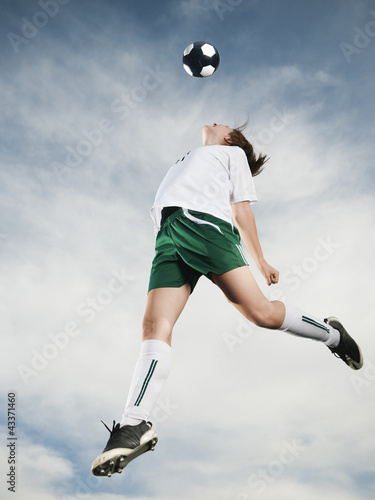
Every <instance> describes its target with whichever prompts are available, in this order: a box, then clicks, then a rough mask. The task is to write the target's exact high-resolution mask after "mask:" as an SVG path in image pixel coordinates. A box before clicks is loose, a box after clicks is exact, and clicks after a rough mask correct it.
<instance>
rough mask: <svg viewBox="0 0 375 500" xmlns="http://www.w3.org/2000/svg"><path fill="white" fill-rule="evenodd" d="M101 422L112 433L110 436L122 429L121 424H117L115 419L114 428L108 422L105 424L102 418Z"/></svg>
mask: <svg viewBox="0 0 375 500" xmlns="http://www.w3.org/2000/svg"><path fill="white" fill-rule="evenodd" d="M101 423H102V424H103V425H104V427H105V428H106V429H107V430H108V431H109V433H110V438H111V437H112V436H113V435H114V434H115V433H116V432H117V431H118V430H119V429H120V424H116V422H115V420H114V421H113V424H112V430H111V429H110V428H109V427H108V425H107V424H105V423H104V422H103V420H101Z"/></svg>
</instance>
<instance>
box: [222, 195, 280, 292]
mask: <svg viewBox="0 0 375 500" xmlns="http://www.w3.org/2000/svg"><path fill="white" fill-rule="evenodd" d="M232 216H233V220H234V223H235V225H236V227H237V229H238V230H239V232H240V235H241V238H242V241H243V242H244V243H245V245H246V248H247V249H248V250H249V252H250V255H251V257H252V258H253V259H254V262H255V263H256V265H257V266H258V269H259V270H260V271H261V273H262V274H263V276H264V277H265V278H266V281H267V283H268V285H271V284H272V283H277V282H278V281H279V271H277V270H276V269H275V268H273V267H272V266H270V265H269V264H268V262H267V261H266V260H265V258H264V256H263V251H262V247H261V245H260V242H259V238H258V232H257V228H256V223H255V217H254V214H253V211H252V210H251V207H250V203H249V202H248V201H241V202H240V203H233V205H232Z"/></svg>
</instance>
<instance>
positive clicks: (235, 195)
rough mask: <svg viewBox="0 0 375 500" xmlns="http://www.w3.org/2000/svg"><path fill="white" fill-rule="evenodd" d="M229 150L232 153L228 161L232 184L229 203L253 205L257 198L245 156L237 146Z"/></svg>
mask: <svg viewBox="0 0 375 500" xmlns="http://www.w3.org/2000/svg"><path fill="white" fill-rule="evenodd" d="M231 148H233V151H231V152H230V160H229V176H230V180H231V184H232V186H231V187H232V189H231V193H230V202H231V204H233V203H239V202H240V201H250V203H254V202H256V201H258V198H257V195H256V191H255V184H254V179H253V177H252V175H251V171H250V168H249V164H248V163H247V158H246V154H245V152H244V151H243V149H241V148H240V147H238V146H231Z"/></svg>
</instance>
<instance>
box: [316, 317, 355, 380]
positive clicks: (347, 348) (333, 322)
mask: <svg viewBox="0 0 375 500" xmlns="http://www.w3.org/2000/svg"><path fill="white" fill-rule="evenodd" d="M324 321H325V322H326V323H327V324H328V325H330V326H332V328H335V330H338V331H339V332H340V342H339V344H338V345H337V346H336V347H329V349H330V350H331V351H332V352H333V354H334V355H335V356H336V357H337V358H341V359H342V360H343V361H344V362H345V363H346V364H347V365H348V366H349V367H350V368H352V369H353V370H359V369H360V368H362V366H363V357H362V353H361V349H360V348H359V346H358V345H357V343H356V342H355V340H353V339H352V338H351V336H350V335H349V333H348V332H347V331H346V330H345V328H344V327H343V326H342V324H341V323H340V321H339V320H338V319H337V318H335V317H333V316H330V317H329V318H326V319H325V320H324Z"/></svg>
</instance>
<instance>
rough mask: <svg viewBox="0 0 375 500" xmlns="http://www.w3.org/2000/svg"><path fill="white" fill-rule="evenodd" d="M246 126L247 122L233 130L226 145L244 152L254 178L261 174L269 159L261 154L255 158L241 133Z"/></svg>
mask: <svg viewBox="0 0 375 500" xmlns="http://www.w3.org/2000/svg"><path fill="white" fill-rule="evenodd" d="M246 126H247V122H246V123H244V124H243V125H241V126H240V127H236V128H234V129H233V130H232V132H231V133H230V134H229V140H228V143H229V144H230V145H231V146H238V147H240V148H241V149H243V150H244V151H245V154H246V157H247V162H248V164H249V167H250V170H251V174H252V176H253V177H255V176H256V175H259V174H260V173H261V172H262V170H263V168H264V167H263V165H264V164H265V163H266V161H268V159H269V158H268V157H267V155H262V154H259V155H258V157H257V156H256V154H255V152H254V148H253V146H252V144H250V142H249V141H248V140H247V139H246V137H245V136H244V135H243V133H242V131H243V130H244V129H245V128H246Z"/></svg>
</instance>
